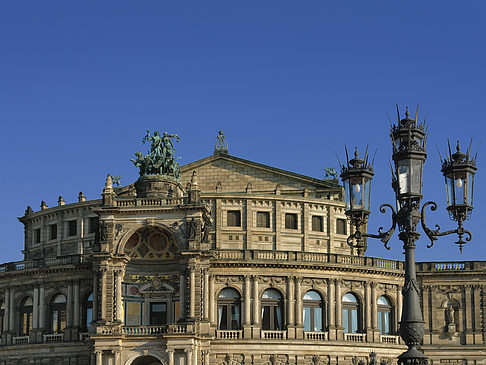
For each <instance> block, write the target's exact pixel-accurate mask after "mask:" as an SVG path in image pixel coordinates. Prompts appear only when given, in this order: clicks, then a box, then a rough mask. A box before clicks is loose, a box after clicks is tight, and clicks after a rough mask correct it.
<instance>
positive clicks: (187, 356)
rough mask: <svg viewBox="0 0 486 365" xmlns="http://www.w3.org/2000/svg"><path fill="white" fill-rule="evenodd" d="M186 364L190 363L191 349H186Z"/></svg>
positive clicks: (189, 364) (190, 364)
mask: <svg viewBox="0 0 486 365" xmlns="http://www.w3.org/2000/svg"><path fill="white" fill-rule="evenodd" d="M186 365H193V364H192V350H186Z"/></svg>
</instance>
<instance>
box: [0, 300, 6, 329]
mask: <svg viewBox="0 0 486 365" xmlns="http://www.w3.org/2000/svg"><path fill="white" fill-rule="evenodd" d="M4 323H5V302H0V333H3V326H4Z"/></svg>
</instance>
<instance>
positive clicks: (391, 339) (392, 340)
mask: <svg viewBox="0 0 486 365" xmlns="http://www.w3.org/2000/svg"><path fill="white" fill-rule="evenodd" d="M399 341H400V336H393V335H380V342H381V343H389V344H394V345H397V344H398V343H399Z"/></svg>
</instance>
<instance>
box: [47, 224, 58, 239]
mask: <svg viewBox="0 0 486 365" xmlns="http://www.w3.org/2000/svg"><path fill="white" fill-rule="evenodd" d="M49 239H50V240H55V239H57V224H56V223H54V224H49Z"/></svg>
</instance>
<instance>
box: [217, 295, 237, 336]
mask: <svg viewBox="0 0 486 365" xmlns="http://www.w3.org/2000/svg"><path fill="white" fill-rule="evenodd" d="M240 313H241V296H240V293H238V291H237V290H235V289H233V288H224V289H223V290H221V291H220V292H219V295H218V329H220V330H239V329H240V328H241V315H240Z"/></svg>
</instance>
